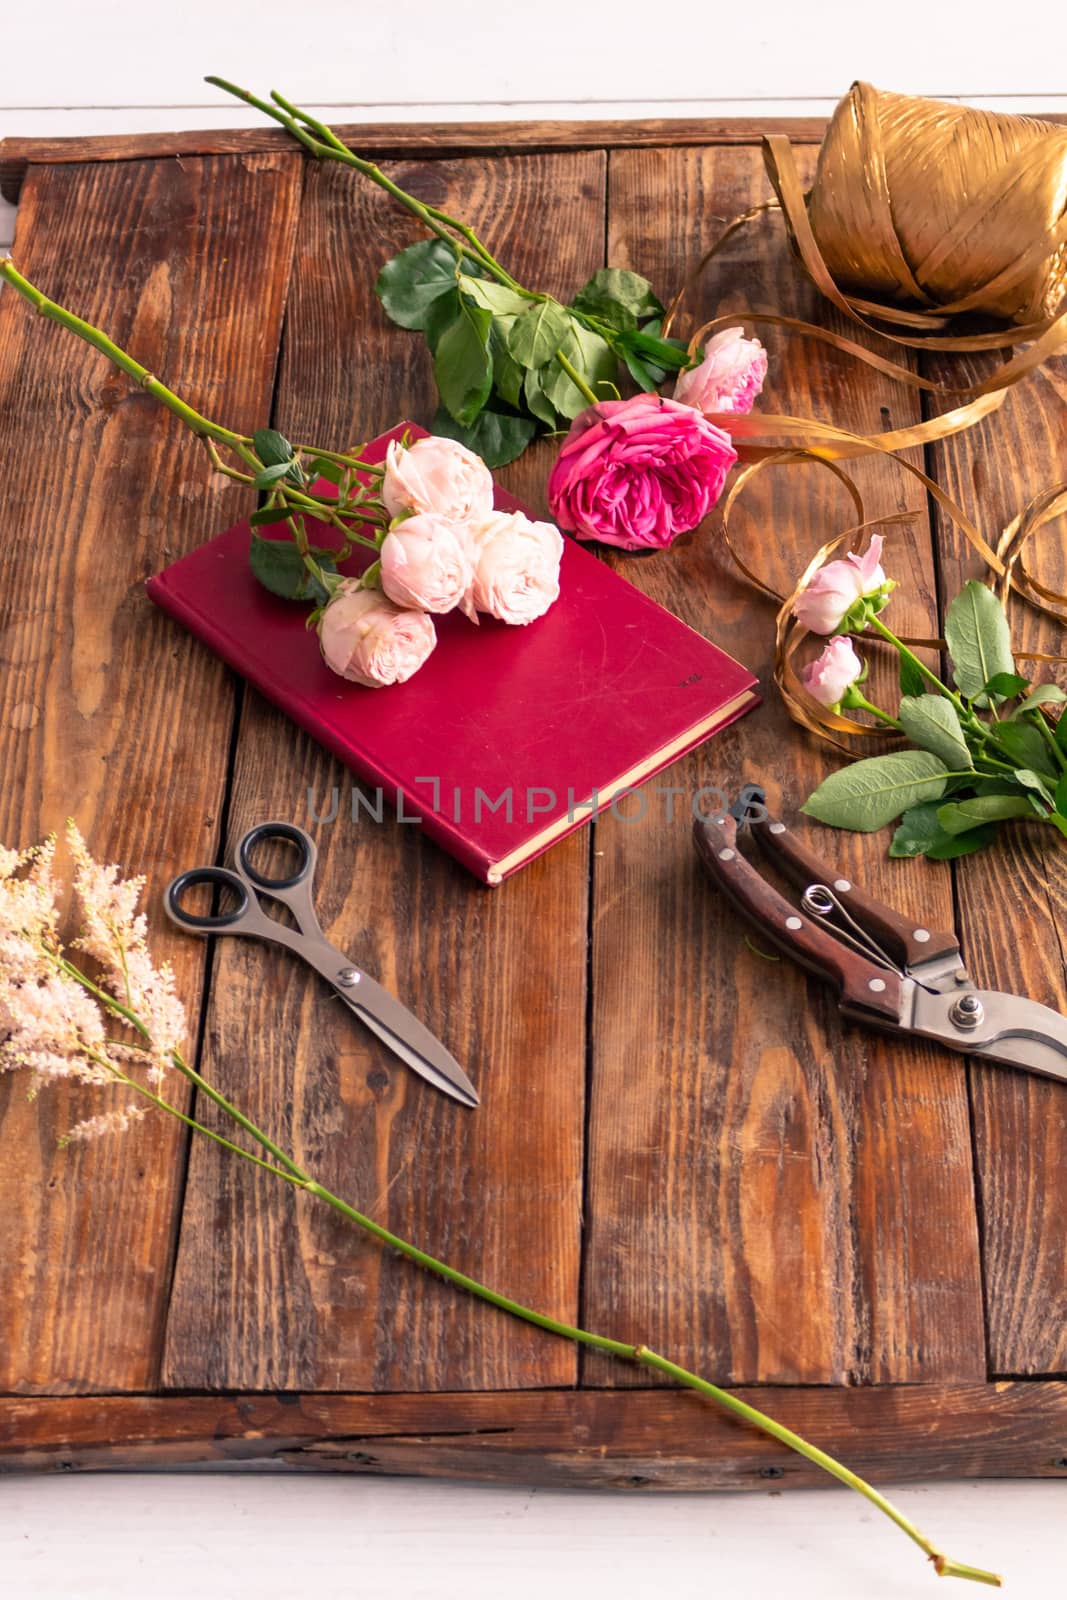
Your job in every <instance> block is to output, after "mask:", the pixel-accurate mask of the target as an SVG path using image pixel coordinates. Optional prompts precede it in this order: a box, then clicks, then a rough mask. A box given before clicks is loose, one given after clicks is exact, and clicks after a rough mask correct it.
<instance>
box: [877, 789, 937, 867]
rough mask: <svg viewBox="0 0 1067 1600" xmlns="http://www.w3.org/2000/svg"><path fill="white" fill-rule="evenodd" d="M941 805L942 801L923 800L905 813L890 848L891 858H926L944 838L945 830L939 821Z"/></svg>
mask: <svg viewBox="0 0 1067 1600" xmlns="http://www.w3.org/2000/svg"><path fill="white" fill-rule="evenodd" d="M940 804H941V801H940V800H923V801H922V802H921V803H920V804H919V805H917V806H912V808H911V810H910V811H905V813H904V815H903V816H902V817H901V819H900V823H899V825H898V827H897V830H896V832H895V833H894V835H893V839H892V842H891V844H890V846H889V854H890V855H891V856H898V857H902V856H924V855H925V854H926V852H927V850H929V848H930V846H931V845H932V844H935V843H936V842H937V840H938V839H939V838H941V837H942V836H943V833H944V830H943V829H942V827H941V824H940V823H939V822H938V820H937V811H938V807H939V806H940Z"/></svg>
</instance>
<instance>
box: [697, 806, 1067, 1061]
mask: <svg viewBox="0 0 1067 1600" xmlns="http://www.w3.org/2000/svg"><path fill="white" fill-rule="evenodd" d="M739 827H740V828H743V829H744V830H745V831H746V832H747V833H748V834H749V835H750V836H751V837H752V838H753V840H754V841H755V843H756V844H757V846H758V847H759V849H760V850H761V851H762V853H763V854H764V855H765V856H766V857H767V859H768V861H770V862H771V863H773V865H774V866H775V867H776V868H777V869H778V871H779V872H780V873H781V875H782V876H783V877H784V878H785V879H787V880H788V881H789V882H790V883H792V884H793V885H795V886H796V887H797V888H798V889H800V891H801V895H800V905H799V907H798V906H794V905H793V904H791V902H790V901H789V900H787V899H786V898H785V896H784V895H782V894H779V892H778V890H777V889H775V888H774V886H773V885H772V884H770V883H768V882H767V880H766V879H765V878H763V877H762V876H761V875H760V873H759V872H758V871H757V870H756V868H755V867H754V866H753V865H752V864H751V862H749V861H748V860H747V859H746V857H745V856H744V855H742V853H741V850H740V848H739V839H738V831H739ZM693 837H694V843H695V844H696V848H697V852H698V854H699V855H700V858H701V860H702V861H703V863H704V865H705V867H706V868H707V869H708V872H709V873H710V874H711V876H712V878H713V879H714V880H715V882H716V884H717V885H718V887H719V888H720V889H721V890H722V891H723V893H724V894H726V895H727V896H728V898H729V899H730V900H731V901H732V902H733V904H734V905H735V906H736V907H737V909H738V910H739V911H741V912H742V913H743V914H744V915H745V916H746V917H747V918H748V919H749V921H750V922H751V923H752V924H753V925H754V926H755V927H756V928H757V929H758V930H759V932H760V933H762V934H764V935H765V936H766V937H767V938H768V939H770V940H771V941H772V942H773V943H774V944H776V945H777V946H778V947H779V948H780V949H781V950H782V951H783V952H784V953H785V954H786V955H788V956H791V957H792V959H793V960H794V961H796V962H798V963H799V964H800V965H801V966H803V967H807V968H808V970H809V971H811V972H814V973H815V974H816V975H817V976H819V977H821V978H824V979H826V980H828V981H829V982H832V983H833V984H835V985H836V987H837V990H838V993H839V996H840V1007H841V1012H842V1014H843V1015H844V1016H846V1017H849V1018H852V1019H853V1020H854V1021H857V1022H863V1023H866V1024H867V1025H868V1026H870V1027H872V1028H878V1029H881V1030H883V1031H886V1032H889V1033H896V1034H915V1035H917V1036H918V1037H919V1038H922V1039H934V1040H936V1041H937V1042H938V1043H939V1044H943V1045H945V1046H947V1048H948V1049H950V1050H958V1051H961V1052H962V1053H963V1054H965V1055H970V1056H975V1057H977V1058H978V1059H979V1060H983V1061H989V1062H996V1063H1000V1064H1003V1065H1006V1066H1012V1067H1021V1068H1022V1069H1023V1070H1024V1071H1026V1072H1034V1073H1037V1074H1038V1075H1039V1076H1041V1077H1045V1078H1058V1079H1059V1080H1060V1081H1061V1082H1067V1017H1062V1016H1061V1015H1060V1013H1059V1012H1058V1011H1053V1010H1052V1008H1051V1007H1050V1006H1045V1005H1041V1004H1040V1003H1039V1002H1038V1001H1036V1000H1028V999H1025V998H1024V997H1023V996H1021V995H1016V994H1001V993H999V992H998V991H997V990H995V989H976V988H975V987H974V985H973V984H972V982H971V980H970V978H969V977H968V975H967V969H966V967H965V966H964V964H963V957H962V955H961V954H960V947H959V944H958V943H957V941H956V936H955V934H954V933H939V932H937V931H936V930H934V929H931V928H925V927H921V926H917V925H916V924H915V922H914V921H913V920H912V919H911V918H909V917H904V916H902V915H901V914H900V913H899V912H897V911H894V910H892V909H891V908H890V907H889V906H886V905H883V904H882V903H881V901H879V900H876V899H875V898H874V896H873V895H869V894H867V893H866V892H865V891H864V890H862V889H860V888H858V887H857V886H856V885H855V884H854V883H850V882H849V880H848V879H847V878H843V877H841V876H840V874H838V873H833V872H832V871H831V869H830V868H829V867H827V866H826V865H825V863H823V862H822V861H820V860H819V858H818V856H816V855H815V854H814V853H813V852H812V851H810V850H808V849H807V848H806V846H804V845H803V844H801V842H800V840H799V839H797V838H796V837H795V836H794V835H793V834H792V833H790V831H789V829H788V828H787V827H786V825H785V823H784V822H779V821H777V820H776V819H775V818H774V817H771V816H770V815H769V814H768V812H767V808H766V805H765V804H764V795H763V791H762V789H760V788H759V787H758V786H757V785H755V784H748V785H746V786H745V788H744V789H743V790H742V793H741V797H740V799H739V800H738V802H737V805H736V806H734V807H733V808H732V810H731V811H730V812H722V813H720V814H719V815H718V816H715V817H701V818H698V819H697V822H696V823H695V825H694V829H693Z"/></svg>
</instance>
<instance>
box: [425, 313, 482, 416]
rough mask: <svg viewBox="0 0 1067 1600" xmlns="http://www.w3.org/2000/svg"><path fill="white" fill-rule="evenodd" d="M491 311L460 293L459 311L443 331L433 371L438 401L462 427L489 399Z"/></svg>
mask: <svg viewBox="0 0 1067 1600" xmlns="http://www.w3.org/2000/svg"><path fill="white" fill-rule="evenodd" d="M492 322H493V316H492V312H490V311H486V310H485V308H484V306H477V305H475V304H474V302H473V301H471V300H467V299H465V298H464V297H463V296H462V295H461V296H460V307H459V313H458V315H457V316H456V318H455V320H454V321H453V322H452V323H450V324H449V326H448V327H447V328H446V329H445V331H444V332H443V333H442V335H441V337H440V339H439V340H438V343H437V351H436V353H435V355H434V364H433V372H434V378H435V379H436V382H437V391H438V393H439V394H440V396H441V403H442V404H443V405H444V407H445V409H446V410H447V411H448V412H449V413H450V415H451V416H453V417H454V418H455V420H456V421H457V422H458V423H459V425H460V427H462V428H469V427H470V425H471V423H472V422H473V421H474V419H475V417H476V416H477V415H478V413H479V411H481V409H482V407H483V406H484V405H485V402H486V401H487V400H488V398H489V391H490V389H491V388H492V386H493V362H492V358H491V356H490V354H489V329H490V327H491V326H492Z"/></svg>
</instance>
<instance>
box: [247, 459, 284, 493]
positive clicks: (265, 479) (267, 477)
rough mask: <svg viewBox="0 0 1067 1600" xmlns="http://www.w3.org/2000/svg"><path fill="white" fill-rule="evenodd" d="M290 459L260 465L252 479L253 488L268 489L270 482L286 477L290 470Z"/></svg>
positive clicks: (276, 481)
mask: <svg viewBox="0 0 1067 1600" xmlns="http://www.w3.org/2000/svg"><path fill="white" fill-rule="evenodd" d="M292 467H293V463H292V462H291V461H276V462H275V463H274V465H273V466H270V467H261V468H260V470H259V471H258V472H257V473H256V475H255V477H254V478H253V479H252V487H253V488H254V489H269V488H270V486H271V484H272V483H278V482H279V481H280V479H282V478H288V477H289V475H290V473H291V471H292Z"/></svg>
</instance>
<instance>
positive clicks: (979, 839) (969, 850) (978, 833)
mask: <svg viewBox="0 0 1067 1600" xmlns="http://www.w3.org/2000/svg"><path fill="white" fill-rule="evenodd" d="M996 836H997V824H996V823H995V822H985V823H983V824H982V825H981V827H978V828H968V830H967V832H966V833H945V834H942V835H941V837H940V838H938V839H935V840H934V842H933V844H932V845H931V846H930V848H929V850H927V852H926V859H927V860H928V861H954V860H955V859H956V857H957V856H972V855H974V852H975V851H976V850H984V849H985V847H986V845H990V844H992V843H993V840H994V839H995V838H996Z"/></svg>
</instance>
